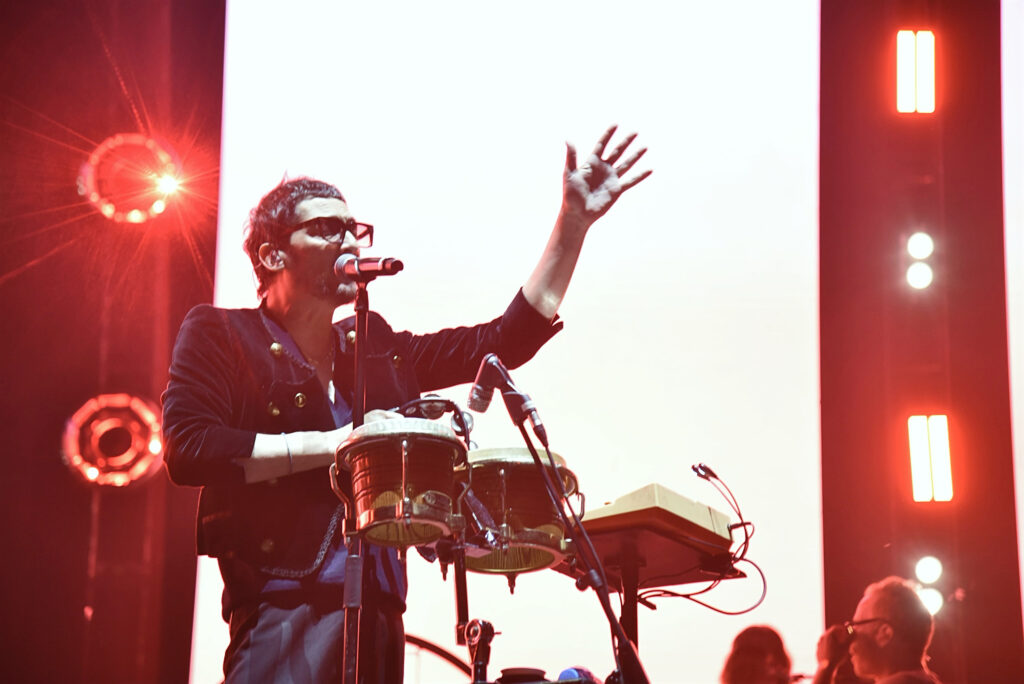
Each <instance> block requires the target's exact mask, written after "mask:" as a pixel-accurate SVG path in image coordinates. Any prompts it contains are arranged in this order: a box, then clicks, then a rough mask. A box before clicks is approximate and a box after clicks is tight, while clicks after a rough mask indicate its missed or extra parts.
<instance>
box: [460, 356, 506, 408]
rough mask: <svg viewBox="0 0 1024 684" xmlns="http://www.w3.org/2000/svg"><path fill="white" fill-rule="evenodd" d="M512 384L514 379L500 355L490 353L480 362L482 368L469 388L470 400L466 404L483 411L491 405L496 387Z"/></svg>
mask: <svg viewBox="0 0 1024 684" xmlns="http://www.w3.org/2000/svg"><path fill="white" fill-rule="evenodd" d="M511 384H512V379H511V378H510V377H509V376H508V371H507V370H506V369H505V366H504V364H502V362H501V359H499V358H498V355H497V354H488V355H487V356H485V357H484V360H483V361H481V362H480V370H478V371H477V372H476V380H474V381H473V387H472V388H470V390H469V401H467V402H466V406H468V407H469V408H470V409H472V410H473V411H476V412H477V413H483V412H484V411H486V410H487V407H488V406H490V405H491V399H492V398H493V397H494V388H495V387H498V386H499V385H511Z"/></svg>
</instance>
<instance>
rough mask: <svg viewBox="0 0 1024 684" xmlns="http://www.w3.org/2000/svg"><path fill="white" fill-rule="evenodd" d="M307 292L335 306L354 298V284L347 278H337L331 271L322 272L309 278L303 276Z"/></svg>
mask: <svg viewBox="0 0 1024 684" xmlns="http://www.w3.org/2000/svg"><path fill="white" fill-rule="evenodd" d="M303 285H304V287H305V289H306V291H307V292H309V293H310V294H312V295H313V296H315V297H316V298H317V299H322V300H326V301H329V302H331V303H332V304H333V305H334V307H335V308H337V307H339V306H344V305H345V304H351V303H352V302H354V301H355V299H356V292H357V287H356V284H355V283H353V282H351V281H349V280H338V278H337V277H336V276H335V275H334V274H333V273H331V272H329V271H328V272H322V273H319V274H317V275H316V276H313V277H310V278H303Z"/></svg>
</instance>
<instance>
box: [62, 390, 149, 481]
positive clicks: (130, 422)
mask: <svg viewBox="0 0 1024 684" xmlns="http://www.w3.org/2000/svg"><path fill="white" fill-rule="evenodd" d="M157 416H158V411H157V408H156V406H155V405H154V404H153V403H152V402H149V401H146V400H145V399H140V398H138V397H133V396H131V395H128V394H101V395H99V396H97V397H93V398H92V399H90V400H89V401H87V402H85V404H83V405H82V407H81V408H80V409H78V410H77V411H75V414H74V415H73V416H71V418H69V419H68V422H67V424H66V426H65V428H64V442H63V458H64V463H65V464H67V466H68V467H69V468H70V469H71V470H72V472H74V473H76V474H77V475H79V476H81V477H82V478H83V479H84V480H85V481H86V482H91V483H95V484H99V485H112V486H115V487H123V486H125V485H128V484H131V483H132V482H136V481H138V480H141V479H143V478H145V477H147V476H149V475H151V474H153V473H154V472H156V471H157V470H159V469H160V466H161V465H162V463H163V461H162V459H161V455H162V453H163V442H162V440H161V437H160V420H159V419H158V418H157Z"/></svg>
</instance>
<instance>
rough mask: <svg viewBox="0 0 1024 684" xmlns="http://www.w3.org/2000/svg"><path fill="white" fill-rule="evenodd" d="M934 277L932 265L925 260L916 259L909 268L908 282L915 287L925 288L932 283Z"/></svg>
mask: <svg viewBox="0 0 1024 684" xmlns="http://www.w3.org/2000/svg"><path fill="white" fill-rule="evenodd" d="M934 279H935V274H934V273H933V272H932V267H931V266H929V265H928V264H926V263H924V262H923V261H915V262H914V263H912V264H910V268H908V269H907V282H908V283H910V286H911V287H912V288H914V289H917V290H923V289H924V288H926V287H928V286H929V285H931V284H932V280H934Z"/></svg>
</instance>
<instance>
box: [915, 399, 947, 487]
mask: <svg viewBox="0 0 1024 684" xmlns="http://www.w3.org/2000/svg"><path fill="white" fill-rule="evenodd" d="M907 433H908V436H909V438H910V477H911V484H912V488H913V493H914V501H919V502H923V501H952V500H953V471H952V467H951V465H950V453H949V419H948V418H947V417H946V416H943V415H936V416H910V418H908V419H907Z"/></svg>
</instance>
